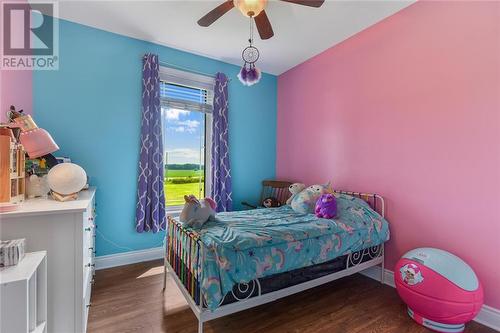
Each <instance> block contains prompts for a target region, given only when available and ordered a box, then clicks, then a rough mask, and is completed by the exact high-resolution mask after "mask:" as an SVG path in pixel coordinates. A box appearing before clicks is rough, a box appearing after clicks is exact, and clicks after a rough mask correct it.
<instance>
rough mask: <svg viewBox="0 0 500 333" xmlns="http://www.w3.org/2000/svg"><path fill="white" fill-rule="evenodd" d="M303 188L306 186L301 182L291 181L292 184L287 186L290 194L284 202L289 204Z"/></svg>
mask: <svg viewBox="0 0 500 333" xmlns="http://www.w3.org/2000/svg"><path fill="white" fill-rule="evenodd" d="M305 188H306V186H305V185H304V184H302V183H293V184H292V185H290V186H288V190H289V191H290V193H292V196H291V197H290V198H288V200H287V201H286V204H287V205H291V204H292V200H293V198H294V197H295V196H296V195H297V194H299V193H300V192H302V191H303V190H304V189H305Z"/></svg>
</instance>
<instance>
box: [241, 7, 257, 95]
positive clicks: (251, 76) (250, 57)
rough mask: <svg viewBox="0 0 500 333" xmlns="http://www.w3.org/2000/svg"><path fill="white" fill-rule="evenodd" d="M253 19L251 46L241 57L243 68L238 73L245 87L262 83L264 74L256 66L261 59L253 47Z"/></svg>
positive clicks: (249, 40) (244, 50)
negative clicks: (261, 79)
mask: <svg viewBox="0 0 500 333" xmlns="http://www.w3.org/2000/svg"><path fill="white" fill-rule="evenodd" d="M252 23H253V22H252V17H251V16H250V38H249V39H248V43H249V44H250V45H249V46H247V47H245V49H243V52H241V57H242V58H243V61H244V63H243V67H241V70H240V72H239V73H238V79H239V80H240V81H241V83H243V84H244V85H245V86H251V85H254V84H256V83H257V82H259V81H260V78H261V77H262V74H261V72H260V69H258V68H257V67H256V66H255V63H256V62H257V60H258V59H259V50H258V49H257V48H256V47H255V46H253V24H252Z"/></svg>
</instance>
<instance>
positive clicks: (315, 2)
mask: <svg viewBox="0 0 500 333" xmlns="http://www.w3.org/2000/svg"><path fill="white" fill-rule="evenodd" d="M281 1H285V2H290V3H294V4H296V5H302V6H309V7H316V8H319V7H321V6H322V5H323V3H324V2H325V0H281Z"/></svg>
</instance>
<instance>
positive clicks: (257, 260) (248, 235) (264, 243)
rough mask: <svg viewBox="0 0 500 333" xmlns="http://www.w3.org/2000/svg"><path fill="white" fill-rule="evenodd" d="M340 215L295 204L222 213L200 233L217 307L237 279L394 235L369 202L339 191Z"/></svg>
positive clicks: (206, 289)
mask: <svg viewBox="0 0 500 333" xmlns="http://www.w3.org/2000/svg"><path fill="white" fill-rule="evenodd" d="M337 209H338V213H337V216H336V218H335V219H322V218H318V217H316V216H315V215H314V214H300V213H296V212H294V211H293V210H292V208H290V207H289V206H283V207H279V208H267V209H255V210H246V211H238V212H227V213H218V214H217V219H216V221H209V222H207V223H206V224H205V225H203V228H202V229H201V230H198V231H196V232H197V233H198V234H199V236H200V239H201V241H202V243H203V244H204V245H205V246H206V249H207V250H206V253H205V260H204V261H203V263H202V265H203V269H202V271H203V278H202V283H201V289H202V292H203V294H204V297H205V301H206V304H207V307H208V308H209V309H211V310H213V309H215V308H217V307H218V306H219V304H220V303H221V301H222V299H223V296H224V295H225V294H226V293H228V292H229V291H231V289H232V288H233V285H235V284H237V283H243V282H249V281H251V280H253V279H256V278H260V277H265V276H269V275H273V274H277V273H282V272H286V271H290V270H293V269H297V268H302V267H306V266H310V265H314V264H319V263H323V262H326V261H329V260H332V259H334V258H336V257H338V256H341V255H344V254H347V253H350V252H355V251H359V250H362V249H364V248H368V247H371V246H375V245H379V244H381V243H383V242H385V241H387V240H388V239H389V225H388V223H387V221H386V220H385V219H384V218H382V217H381V216H380V215H379V214H378V213H377V212H375V211H374V210H373V209H371V208H370V206H369V205H368V204H367V203H366V202H365V201H363V200H361V199H358V198H354V197H352V196H348V195H344V194H340V195H337Z"/></svg>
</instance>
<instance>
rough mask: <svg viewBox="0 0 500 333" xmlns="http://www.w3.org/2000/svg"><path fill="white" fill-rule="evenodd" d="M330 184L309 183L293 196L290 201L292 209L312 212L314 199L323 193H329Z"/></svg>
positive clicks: (302, 212)
mask: <svg viewBox="0 0 500 333" xmlns="http://www.w3.org/2000/svg"><path fill="white" fill-rule="evenodd" d="M330 192H331V186H330V183H329V182H328V183H327V184H323V185H311V186H309V187H308V188H306V189H305V190H303V191H302V192H300V193H298V194H297V195H295V196H294V198H293V199H292V202H291V206H292V209H293V210H294V211H296V212H297V213H301V214H308V213H314V209H315V205H316V201H317V200H318V198H319V197H320V196H321V195H322V194H324V193H330Z"/></svg>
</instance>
